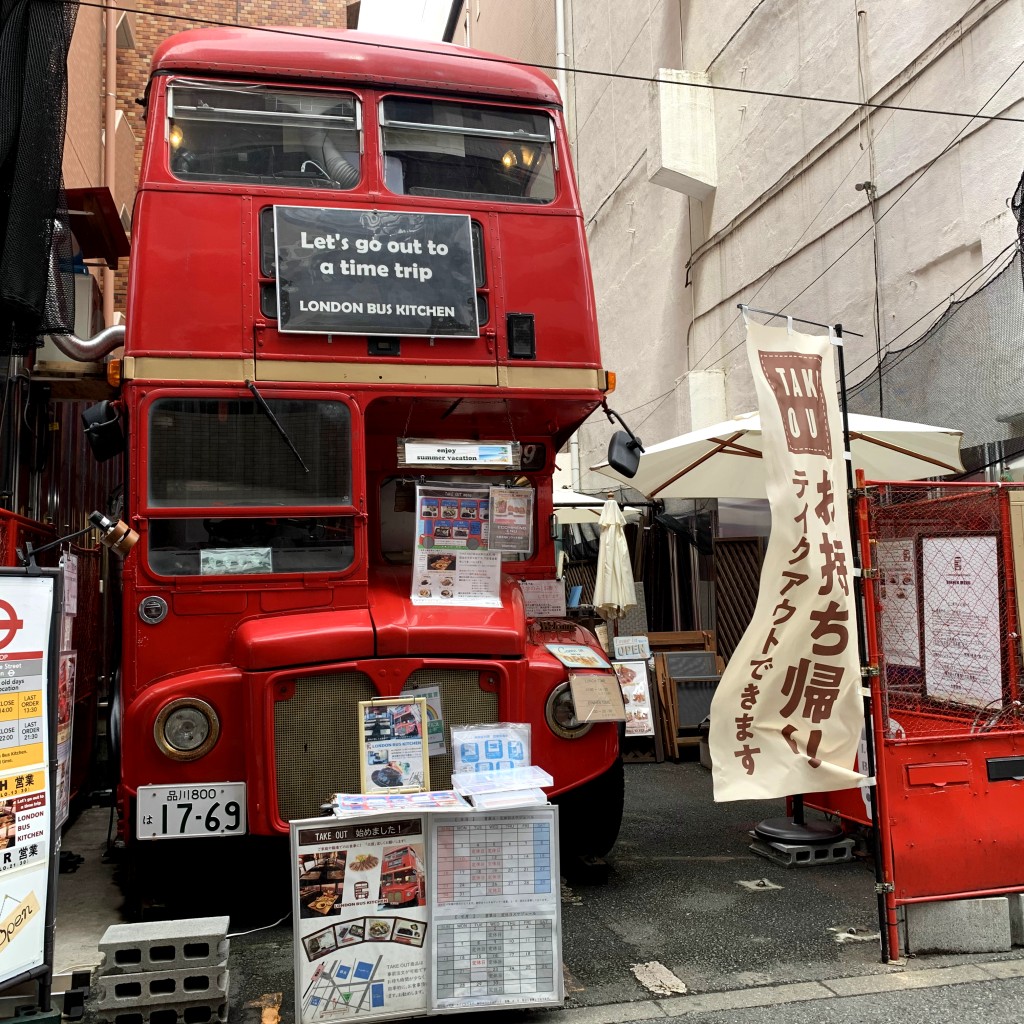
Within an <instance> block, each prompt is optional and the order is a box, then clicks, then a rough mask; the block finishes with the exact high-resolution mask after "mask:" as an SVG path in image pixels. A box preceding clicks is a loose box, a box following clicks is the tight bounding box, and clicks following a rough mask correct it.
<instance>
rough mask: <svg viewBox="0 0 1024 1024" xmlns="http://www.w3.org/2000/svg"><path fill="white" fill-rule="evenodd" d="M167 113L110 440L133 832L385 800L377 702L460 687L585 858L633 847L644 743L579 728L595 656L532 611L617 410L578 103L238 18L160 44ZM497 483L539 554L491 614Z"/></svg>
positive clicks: (534, 76) (476, 68) (545, 90)
mask: <svg viewBox="0 0 1024 1024" xmlns="http://www.w3.org/2000/svg"><path fill="white" fill-rule="evenodd" d="M146 102H147V133H146V140H145V149H144V154H143V162H142V172H141V180H140V183H139V190H138V199H137V204H136V209H135V214H134V221H133V229H132V252H133V258H132V264H131V268H130V277H129V284H128V297H127V330H126V336H125V349H124V357H123V359H122V360H121V364H120V366H121V377H122V380H121V385H120V395H119V398H118V400H117V402H116V403H114V405H113V406H112V407H111V409H110V410H108V411H107V413H109V415H108V414H107V413H105V415H104V416H102V417H98V418H99V419H100V420H102V421H103V422H104V423H106V422H107V421H110V422H111V423H113V421H114V420H115V416H114V415H113V414H115V413H116V421H117V425H116V426H112V427H111V431H110V432H111V433H112V434H116V433H117V432H118V431H121V432H123V434H124V436H125V438H126V448H125V455H124V466H125V478H126V489H125V491H126V497H125V509H126V512H125V517H126V518H127V519H128V520H129V522H130V524H131V526H132V527H133V528H134V529H136V530H137V531H138V533H139V535H140V538H141V540H140V542H139V543H138V544H137V545H136V546H135V548H134V549H133V550H132V551H131V553H130V554H129V556H128V558H127V560H126V562H125V564H124V567H123V660H122V666H121V677H120V690H119V698H118V706H117V708H116V728H115V729H114V734H115V740H116V743H117V745H118V756H119V759H120V768H121V775H120V786H119V789H118V808H119V820H120V830H121V834H122V836H123V838H124V839H125V840H126V841H127V842H129V843H134V842H136V841H137V840H147V841H154V840H162V839H168V838H174V837H181V836H198V835H202V836H208V835H225V834H228V835H230V834H242V833H249V834H255V835H274V834H280V833H284V832H286V831H287V827H288V821H289V820H290V819H294V818H297V817H307V816H310V815H315V814H317V813H318V812H319V808H320V805H321V803H322V802H323V801H324V800H326V799H328V798H329V797H330V795H331V794H332V793H335V792H357V791H358V790H359V777H360V776H359V749H360V729H361V728H362V724H361V721H360V718H359V708H358V704H359V702H360V701H365V700H368V699H372V698H377V697H397V696H398V695H400V694H409V695H416V693H417V692H418V691H420V690H422V689H424V688H433V687H437V688H438V689H439V691H440V705H441V713H442V716H443V719H444V723H445V726H446V729H447V728H449V727H450V726H452V725H460V724H466V723H493V722H502V721H508V722H527V723H529V724H530V725H531V727H532V760H533V762H534V763H536V764H538V765H540V766H541V767H543V768H545V769H546V770H547V771H549V772H550V773H551V775H552V776H553V778H554V780H555V782H554V787H553V789H552V790H551V793H552V795H553V796H554V797H555V798H556V799H557V800H558V801H559V802H560V804H561V805H562V818H563V824H564V826H565V828H564V830H563V836H564V837H565V841H566V842H567V843H568V844H569V846H570V847H571V848H572V849H574V850H576V851H578V852H580V853H585V854H595V855H601V854H603V853H604V852H606V851H607V850H608V849H609V848H610V846H611V844H612V843H613V842H614V839H615V835H616V833H617V831H618V825H619V819H620V815H621V808H622V797H623V791H622V767H621V761H620V759H619V750H618V737H617V727H616V726H615V725H614V724H607V723H602V724H592V723H585V722H581V721H578V720H577V719H576V717H575V713H574V707H573V704H572V697H571V693H570V691H569V687H568V683H567V678H568V671H569V670H568V669H567V668H566V667H565V666H564V665H563V664H562V662H561V661H559V660H558V658H556V657H555V656H554V655H553V654H552V653H551V652H550V651H549V650H548V648H547V646H546V645H547V644H549V643H555V642H557V643H570V644H584V645H588V646H591V647H594V648H595V649H596V648H597V643H596V641H595V639H594V638H593V637H592V636H591V635H590V634H589V633H588V632H586V631H585V630H583V629H581V628H578V627H577V626H575V625H574V624H572V623H570V622H568V621H564V620H561V621H559V620H536V619H534V618H532V617H531V616H530V615H528V614H527V610H526V606H525V603H524V597H523V591H522V587H521V582H522V581H527V580H543V579H552V578H554V569H555V556H554V543H553V533H554V519H553V515H552V513H553V508H552V493H551V479H552V472H553V469H554V465H555V458H556V454H557V453H558V451H559V449H560V448H561V447H562V446H563V445H564V444H565V442H566V441H567V439H568V438H569V436H570V435H571V434H572V433H573V431H575V430H576V429H577V427H578V426H579V425H580V424H581V423H582V422H583V420H585V419H586V418H587V416H588V415H590V413H591V412H592V411H594V410H595V409H596V408H598V407H599V406H600V405H601V404H602V402H603V399H604V395H605V393H606V392H607V391H608V390H609V388H610V375H609V374H607V373H606V372H605V370H603V369H602V367H601V362H600V355H599V351H598V336H597V328H596V321H595V311H594V299H593V291H592V285H591V278H590V270H589V264H588V257H587V251H586V244H585V237H584V226H583V221H582V218H581V215H580V208H579V200H578V196H577V191H576V185H575V182H574V180H573V173H572V169H571V163H570V153H569V147H568V145H567V142H566V138H565V129H564V122H563V119H562V110H561V102H560V98H559V95H558V92H557V91H556V89H555V87H554V85H553V84H552V82H551V81H550V80H549V79H548V78H547V77H546V76H544V75H543V74H541V73H540V72H538V71H536V70H535V69H532V68H529V67H523V66H517V65H513V64H509V63H505V62H502V61H501V60H499V59H498V58H494V57H491V56H489V55H485V54H479V53H476V52H474V51H470V50H465V49H462V48H459V47H455V46H449V45H443V44H437V45H429V46H421V45H420V44H413V43H411V42H410V41H408V40H397V39H386V38H381V37H374V36H369V35H364V34H359V33H346V32H344V31H334V30H316V31H310V30H299V29H294V30H292V29H279V30H269V31H260V30H250V29H241V28H217V29H202V30H197V31H191V32H185V33H182V34H180V35H177V36H174V37H172V38H171V39H169V40H167V41H166V42H165V43H164V44H163V45H162V46H161V47H160V48H159V49H158V50H157V52H156V54H155V56H154V59H153V68H152V77H151V79H150V82H149V86H148V90H147V95H146ZM97 434H99V431H97ZM97 441H98V442H102V443H108V442H109V443H112V444H116V438H115V439H114V440H113V441H112V440H111V438H109V437H108V438H106V439H102V438H100V437H98V436H97ZM108 450H109V449H108ZM487 485H491V486H500V487H503V488H507V489H508V490H509V491H510V492H514V493H513V499H516V500H511V499H508V498H507V494H506V499H503V500H505V505H503V508H506V506H507V511H508V512H509V515H512V512H513V510H514V509H516V508H518V511H519V513H520V519H519V520H518V521H517V522H518V525H516V523H515V522H513V523H512V525H511V526H509V525H508V524H506V525H505V527H503V530H504V531H505V534H504V535H505V536H506V539H507V537H508V536H514V535H516V533H517V531H518V536H519V539H518V542H516V543H513V544H512V548H515V550H509V551H508V552H507V553H506V554H504V555H503V556H502V560H501V563H500V571H495V572H494V575H493V578H492V583H493V593H491V594H490V597H491V600H490V601H487V600H483V601H481V600H479V598H480V594H481V593H486V592H488V584H487V582H486V581H484V582H483V583H481V581H480V579H476V580H475V581H474V578H472V574H470V575H469V576H465V575H464V576H459V575H458V569H459V566H458V564H457V563H458V562H459V561H460V560H461V559H462V558H463V555H462V552H463V551H474V550H476V549H485V548H486V547H487V545H486V543H485V539H486V529H485V528H486V525H487V524H488V519H489V518H491V519H493V516H490V513H489V509H488V507H487V499H486V494H485V491H484V490H481V489H480V488H481V487H482V486H483V487H486V486H487ZM432 487H433V488H436V489H437V492H438V493H440V494H441V495H442V496H441V497H440V498H439V499H438V500H437V501H436V502H434V499H427V498H422V499H421V497H420V496H421V494H425V493H427V491H429V490H430V489H431V488H432ZM474 488H476V489H475V490H474ZM503 493H504V492H503ZM445 495H448V497H445ZM453 495H454V496H455V497H452V496H453ZM481 495H483V496H481ZM524 497H527V498H528V499H529V500H526V501H522V500H519V499H523V498H524ZM431 502H434V503H433V504H431ZM523 509H526V514H525V518H523V515H522V510H523ZM531 509H532V512H531V511H530V510H531ZM430 519H432V520H436V522H431V523H430V532H429V541H424V539H423V538H424V536H426V534H424V532H423V529H424V527H425V524H426V523H427V522H428V520H430ZM442 520H444V521H446V523H447V525H442ZM510 522H512V521H511V520H510ZM524 524H525V525H524ZM489 525H490V528H491V535H492V544H491V548H492V549H493V548H494V547H495V546H497V545H496V544H494V543H493V538H494V535H495V529H496V524H495V523H494V522H493V521H492V522H490V524H489ZM482 530H483V531H484V532H481V531H482ZM524 538H525V539H524ZM425 543H431V544H434V545H435V549H436V551H439V552H440V554H436V553H435V555H434V556H432V557H433V561H431V562H429V563H425V562H423V561H418V560H417V559H419V558H420V556H421V555H422V553H423V552H422V546H423V545H424V544H425ZM505 547H506V548H508V547H509V545H508V544H505ZM466 561H467V562H468V561H469V559H468V558H467V559H466ZM421 577H422V578H421ZM426 592H429V593H426ZM425 595H426V596H425ZM448 751H449V753H448V754H446V755H437V756H434V757H432V758H431V766H430V778H431V784H432V787H433V788H435V789H444V788H448V787H449V785H450V774H451V745H450V741H449V744H448Z"/></svg>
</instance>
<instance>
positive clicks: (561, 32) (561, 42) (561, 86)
mask: <svg viewBox="0 0 1024 1024" xmlns="http://www.w3.org/2000/svg"><path fill="white" fill-rule="evenodd" d="M554 3H555V82H556V83H557V84H558V92H559V95H560V96H561V97H562V106H563V107H565V105H566V104H567V103H568V102H569V101H568V99H567V93H568V91H569V90H568V85H567V82H566V76H565V65H566V50H565V0H554Z"/></svg>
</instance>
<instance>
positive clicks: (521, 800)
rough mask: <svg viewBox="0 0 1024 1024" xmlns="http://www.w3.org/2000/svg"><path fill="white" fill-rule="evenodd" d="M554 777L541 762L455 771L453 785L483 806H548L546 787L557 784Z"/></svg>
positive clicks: (478, 805) (485, 807)
mask: <svg viewBox="0 0 1024 1024" xmlns="http://www.w3.org/2000/svg"><path fill="white" fill-rule="evenodd" d="M554 781H555V780H554V779H553V778H552V777H551V776H550V775H549V774H548V773H547V772H546V771H544V769H543V768H539V767H538V766H537V765H534V764H531V765H526V766H525V767H522V768H510V769H507V770H505V771H497V772H485V773H482V774H480V773H477V772H454V773H453V774H452V786H453V787H454V788H455V791H456V792H457V793H459V794H461V795H462V796H465V797H468V798H469V799H470V800H471V801H472V803H473V806H474V807H477V808H480V809H481V810H490V811H493V810H503V809H504V808H507V807H532V806H545V805H546V804H547V802H548V798H547V794H545V793H544V791H543V789H542V787H544V786H553V785H554Z"/></svg>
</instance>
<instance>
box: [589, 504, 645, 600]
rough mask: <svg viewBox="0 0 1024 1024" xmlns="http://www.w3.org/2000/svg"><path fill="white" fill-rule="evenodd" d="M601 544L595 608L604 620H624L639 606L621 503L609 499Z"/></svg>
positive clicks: (598, 557)
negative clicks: (624, 530) (630, 611)
mask: <svg viewBox="0 0 1024 1024" xmlns="http://www.w3.org/2000/svg"><path fill="white" fill-rule="evenodd" d="M600 522H601V543H600V546H599V547H598V550H597V579H596V581H595V583H594V607H595V608H596V609H597V614H598V615H600V616H601V618H602V619H620V618H622V616H623V615H625V614H626V612H627V611H628V610H629V609H630V608H632V607H633V606H634V605H635V604H636V588H635V587H634V586H633V566H632V564H631V563H630V560H629V547H628V546H627V544H626V535H625V533H624V532H623V527H624V526H625V525H626V520H625V517H624V516H623V515H622V510H621V509H620V508H619V506H618V503H617V502H616V501H615V500H614V499H612V498H609V499H608V500H607V501H606V502H605V503H604V508H603V509H602V510H601V520H600Z"/></svg>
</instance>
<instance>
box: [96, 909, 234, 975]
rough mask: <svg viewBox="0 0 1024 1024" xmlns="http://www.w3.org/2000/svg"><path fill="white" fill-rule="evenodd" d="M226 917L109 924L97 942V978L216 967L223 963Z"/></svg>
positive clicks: (224, 956) (226, 939)
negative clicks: (100, 962) (98, 962)
mask: <svg viewBox="0 0 1024 1024" xmlns="http://www.w3.org/2000/svg"><path fill="white" fill-rule="evenodd" d="M227 934H228V918H227V917H193V918H187V919H184V920H180V921H153V922H147V923H144V924H115V925H111V926H110V927H109V928H108V929H107V930H106V931H105V932H104V933H103V938H102V939H100V943H99V949H100V952H101V953H102V954H103V964H102V965H101V967H100V968H99V973H100V974H101V975H113V974H137V973H138V972H140V971H148V970H157V971H174V970H184V969H186V968H195V967H216V966H218V965H223V964H225V963H226V962H227V958H228V951H229V946H230V943H229V940H228V937H227Z"/></svg>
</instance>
